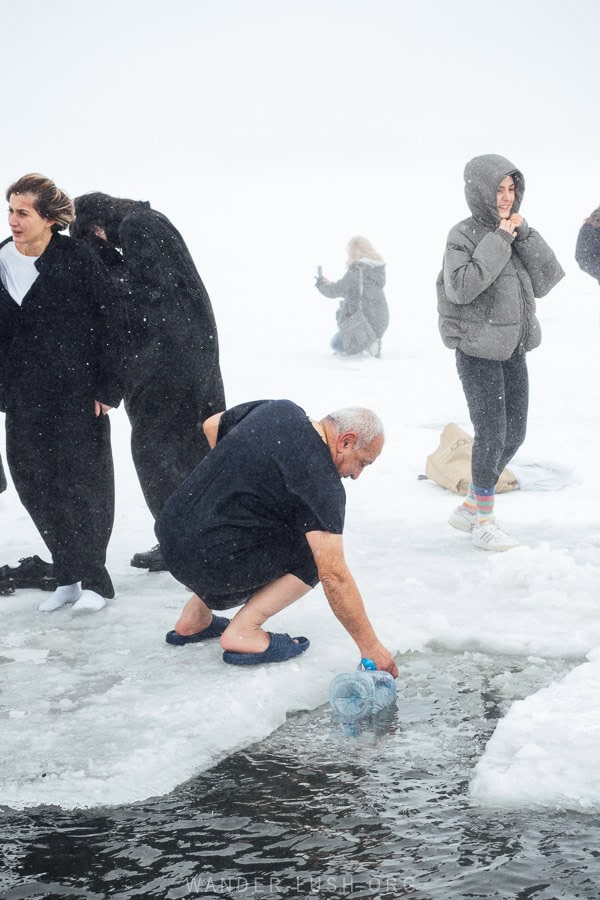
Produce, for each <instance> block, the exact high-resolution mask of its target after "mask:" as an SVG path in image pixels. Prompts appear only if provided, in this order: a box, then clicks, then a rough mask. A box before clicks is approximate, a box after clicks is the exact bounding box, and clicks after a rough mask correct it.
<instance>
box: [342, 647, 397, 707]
mask: <svg viewBox="0 0 600 900" xmlns="http://www.w3.org/2000/svg"><path fill="white" fill-rule="evenodd" d="M395 699H396V682H395V680H394V677H393V675H390V673H389V672H381V671H379V670H378V669H377V667H376V666H375V663H374V662H373V660H372V659H366V658H365V659H361V661H360V665H359V666H358V669H357V671H356V672H344V673H343V674H342V675H337V676H336V677H335V678H334V679H333V681H332V682H331V685H330V687H329V703H330V705H331V709H332V710H333V712H334V714H335V716H336V717H337V718H338V719H340V720H341V721H342V722H359V721H361V720H363V719H366V718H368V717H369V716H372V715H375V714H376V713H378V712H380V711H381V710H382V709H385V707H386V706H389V705H390V704H391V703H393V702H394V701H395Z"/></svg>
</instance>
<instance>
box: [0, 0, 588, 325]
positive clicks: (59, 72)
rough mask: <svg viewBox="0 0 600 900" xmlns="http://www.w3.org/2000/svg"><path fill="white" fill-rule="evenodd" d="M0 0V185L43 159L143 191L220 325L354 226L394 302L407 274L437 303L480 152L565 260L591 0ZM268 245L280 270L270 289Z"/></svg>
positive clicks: (79, 175) (303, 278) (569, 256)
mask: <svg viewBox="0 0 600 900" xmlns="http://www.w3.org/2000/svg"><path fill="white" fill-rule="evenodd" d="M0 3H1V4H2V7H3V9H2V19H1V21H2V34H3V38H4V40H3V55H2V58H3V61H4V74H5V79H4V82H5V88H4V91H3V106H2V111H3V115H2V129H3V135H2V137H3V140H2V153H1V155H0V159H1V160H2V179H0V186H2V187H3V186H8V184H10V183H11V181H13V180H14V179H15V178H17V177H18V176H20V175H22V174H24V173H25V172H28V171H41V172H43V173H44V174H47V175H49V176H50V177H51V178H54V179H55V181H56V182H57V183H58V184H59V185H60V187H62V188H63V189H64V190H66V191H67V192H68V193H69V194H70V195H71V196H77V195H78V194H81V193H84V192H86V191H91V190H102V191H106V192H107V193H111V194H115V195H118V196H128V197H133V198H135V199H145V200H150V201H151V203H152V205H153V206H154V207H155V208H156V209H159V210H161V211H163V212H165V213H166V214H167V215H168V216H169V218H171V219H172V221H173V222H174V223H175V224H176V225H177V227H178V228H179V229H180V230H181V232H182V233H183V235H184V237H185V239H186V241H187V243H188V245H189V247H190V250H191V251H192V254H193V255H194V257H195V259H196V261H197V263H198V266H199V269H200V272H201V274H202V276H203V278H204V280H205V283H206V285H207V287H208V289H209V293H210V294H211V297H212V299H213V303H215V309H216V310H217V315H218V320H220V310H221V309H223V308H224V306H225V305H232V306H236V305H238V304H239V303H240V302H252V303H254V304H260V302H262V301H263V300H264V302H265V303H268V300H269V297H268V296H267V294H268V293H269V292H270V293H272V292H278V293H279V295H280V297H281V298H282V300H284V301H287V302H291V300H290V293H289V288H290V286H291V285H293V284H296V285H298V284H300V283H301V284H302V285H303V288H304V286H305V289H306V291H307V293H308V294H309V295H312V293H313V291H314V288H313V286H312V285H313V278H312V274H313V272H314V271H315V270H316V265H317V264H319V263H321V264H323V265H324V266H325V272H326V273H327V274H329V275H330V276H331V277H340V276H341V274H342V272H343V266H344V262H345V255H344V247H345V244H346V241H347V240H348V238H349V237H350V235H352V234H356V233H362V234H366V235H367V236H368V237H369V238H370V239H371V240H372V241H373V242H374V244H375V246H377V247H378V248H379V250H380V252H381V253H382V254H383V255H384V256H385V257H386V258H387V259H388V261H389V263H390V265H389V269H388V276H389V285H388V286H389V288H390V297H393V295H396V297H397V298H398V300H397V301H396V302H400V300H401V299H402V300H403V299H404V298H405V297H406V296H407V295H408V294H409V293H410V292H411V291H410V289H409V288H408V287H407V279H413V280H414V282H415V288H418V289H419V290H422V288H423V285H424V283H425V282H426V283H427V284H428V285H430V286H431V298H430V301H431V310H432V316H433V310H434V308H435V291H434V288H433V285H434V282H435V276H436V274H437V269H438V267H439V265H440V262H441V256H442V252H443V246H444V242H445V238H446V235H447V232H448V230H449V228H450V227H451V226H452V225H453V224H454V223H455V222H456V221H458V220H459V219H461V218H463V217H464V216H465V215H467V212H468V210H467V208H466V205H465V202H464V197H463V183H462V172H463V168H464V164H465V162H466V161H467V160H468V159H470V158H471V157H472V156H475V155H477V154H480V153H500V154H502V155H504V156H507V157H508V158H509V159H511V160H512V161H513V162H514V163H515V165H517V166H518V167H519V168H520V169H521V170H522V171H523V172H524V173H525V178H526V183H527V192H526V198H525V204H524V206H523V210H522V211H523V213H524V215H525V216H526V217H527V218H528V219H529V221H530V222H531V223H532V224H533V225H534V226H536V227H538V228H539V229H540V230H541V232H542V234H544V236H545V237H546V239H547V240H548V241H549V242H550V244H551V245H552V246H553V247H555V248H556V250H557V252H559V255H560V258H561V262H562V263H563V266H564V267H565V268H568V267H569V265H571V264H573V266H574V267H575V268H576V266H575V264H574V261H573V249H574V244H575V238H576V234H577V229H578V228H579V226H580V224H581V222H582V221H583V218H584V217H585V216H586V215H588V213H589V212H590V210H591V209H593V208H594V207H595V206H597V205H598V203H599V202H600V179H599V178H598V174H597V173H598V160H599V159H600V124H599V122H598V115H597V99H598V98H597V89H598V85H599V84H600V58H599V55H598V53H597V46H596V44H597V36H598V33H599V26H600V3H599V2H598V0H570V2H568V3H564V2H562V0H561V2H559V0H522V2H520V3H519V4H503V5H502V4H498V3H491V2H488V0H452V2H448V0H419V2H415V0H406V2H405V0H369V2H368V3H365V2H363V0H103V2H97V0H85V2H80V0H53V2H51V3H49V2H46V0H33V2H31V3H28V4H26V5H25V4H17V3H15V2H14V0H11V2H8V0H4V2H2V0H0ZM557 196H559V197H560V207H559V206H557ZM5 234H8V228H7V227H5V228H4V229H2V230H1V231H0V236H4V235H5ZM424 244H425V248H424V246H423V245H424ZM424 252H426V254H427V259H426V262H424ZM275 256H278V257H284V258H285V259H286V260H287V262H288V269H289V274H288V279H287V281H286V283H285V284H281V283H280V284H273V283H270V282H269V279H268V271H269V259H272V258H273V257H275ZM415 259H419V260H420V261H421V263H420V266H418V267H417V266H414V265H412V261H413V260H415ZM232 267H235V268H236V269H239V270H243V271H244V272H245V273H246V278H247V284H248V288H249V289H250V287H251V288H252V291H251V293H248V294H247V296H245V297H240V295H239V289H238V281H237V280H236V276H235V273H234V272H232ZM400 276H401V277H402V279H403V282H404V286H403V287H401V286H400V285H395V284H394V279H395V278H400ZM258 314H259V315H260V310H259V313H258ZM399 324H400V323H399V321H398V325H399ZM434 325H435V323H434V321H433V320H432V327H434Z"/></svg>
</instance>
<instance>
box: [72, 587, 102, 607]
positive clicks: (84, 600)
mask: <svg viewBox="0 0 600 900" xmlns="http://www.w3.org/2000/svg"><path fill="white" fill-rule="evenodd" d="M104 606H106V600H105V599H104V597H103V596H102V595H101V594H97V593H96V591H89V590H85V591H82V592H81V597H80V598H79V600H78V601H77V603H76V604H75V605H74V607H73V612H98V610H99V609H102V608H103V607H104Z"/></svg>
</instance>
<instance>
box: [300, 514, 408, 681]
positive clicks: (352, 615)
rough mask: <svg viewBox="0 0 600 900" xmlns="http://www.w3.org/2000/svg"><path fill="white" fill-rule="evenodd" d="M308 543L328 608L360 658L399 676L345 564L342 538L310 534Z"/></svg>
mask: <svg viewBox="0 0 600 900" xmlns="http://www.w3.org/2000/svg"><path fill="white" fill-rule="evenodd" d="M306 540H307V541H308V544H309V546H310V549H311V550H312V554H313V556H314V559H315V563H316V566H317V571H318V573H319V579H320V581H321V584H322V585H323V590H324V591H325V596H326V597H327V600H328V601H329V605H330V606H331V609H332V610H333V613H334V615H335V616H336V618H337V619H338V620H339V621H340V622H341V624H342V625H343V626H344V628H345V629H346V631H347V632H348V634H349V635H350V637H351V638H352V639H353V641H354V642H355V643H356V645H357V646H358V649H359V651H360V655H361V657H365V656H366V657H368V658H369V659H372V660H373V662H374V663H375V665H376V666H377V668H378V669H383V670H384V671H385V672H390V673H391V674H392V675H393V676H394V677H396V676H397V675H398V666H397V665H396V661H395V659H394V657H393V656H392V654H391V653H390V652H389V650H387V648H386V647H384V646H383V644H382V643H381V641H380V640H379V638H378V637H377V635H376V634H375V631H374V629H373V626H372V625H371V622H370V621H369V617H368V616H367V612H366V610H365V605H364V603H363V600H362V597H361V595H360V591H359V590H358V587H357V585H356V582H355V580H354V578H353V577H352V573H351V572H350V569H349V568H348V566H347V564H346V560H345V558H344V542H343V538H342V535H341V534H331V533H330V532H328V531H309V532H307V534H306Z"/></svg>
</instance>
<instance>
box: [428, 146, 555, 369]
mask: <svg viewBox="0 0 600 900" xmlns="http://www.w3.org/2000/svg"><path fill="white" fill-rule="evenodd" d="M507 175H512V176H513V177H514V181H515V201H514V204H513V207H512V212H513V213H516V212H518V211H519V208H520V205H521V202H522V199H523V193H524V190H525V181H524V178H523V176H522V174H521V173H520V172H519V171H518V170H517V169H516V168H515V166H514V165H513V164H512V163H511V162H509V161H508V160H507V159H504V157H502V156H495V155H488V156H478V157H475V159H472V160H471V161H470V162H469V163H467V165H466V167H465V196H466V199H467V203H468V205H469V208H470V210H471V213H472V215H471V217H470V218H468V219H465V220H464V221H462V222H459V223H458V225H455V227H454V228H453V229H452V230H451V231H450V234H449V235H448V240H447V244H446V252H445V254H444V262H443V269H442V271H441V272H440V274H439V276H438V279H437V295H438V313H439V328H440V333H441V335H442V340H443V341H444V344H445V345H446V346H447V347H451V348H453V349H454V348H456V347H458V348H459V349H460V350H462V351H463V353H466V354H468V355H469V356H476V357H479V358H482V359H493V360H507V359H509V358H510V357H511V356H512V354H513V353H514V351H515V350H516V349H517V347H521V348H522V349H523V350H524V351H526V350H532V349H534V348H535V347H537V346H538V345H539V343H540V341H541V330H540V325H539V322H538V320H537V317H536V314H535V298H536V297H543V296H545V295H546V294H547V293H548V292H549V291H550V290H551V289H552V288H553V287H554V286H555V285H556V284H557V283H558V282H559V281H560V279H561V278H562V277H563V276H564V272H563V270H562V268H561V266H560V264H559V263H558V261H557V259H556V257H555V255H554V253H553V252H552V250H551V249H550V247H549V246H548V245H547V244H546V242H545V241H544V239H543V238H542V237H541V235H539V234H538V232H537V231H534V229H533V228H530V227H529V225H528V224H527V222H525V221H524V222H523V224H522V225H521V226H520V227H519V228H518V229H517V235H516V237H514V236H513V235H511V234H510V233H509V232H507V231H504V230H502V229H500V228H499V227H498V226H499V223H500V216H499V213H498V205H497V191H498V186H499V184H500V182H501V181H502V180H503V179H504V178H505V177H506V176H507Z"/></svg>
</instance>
